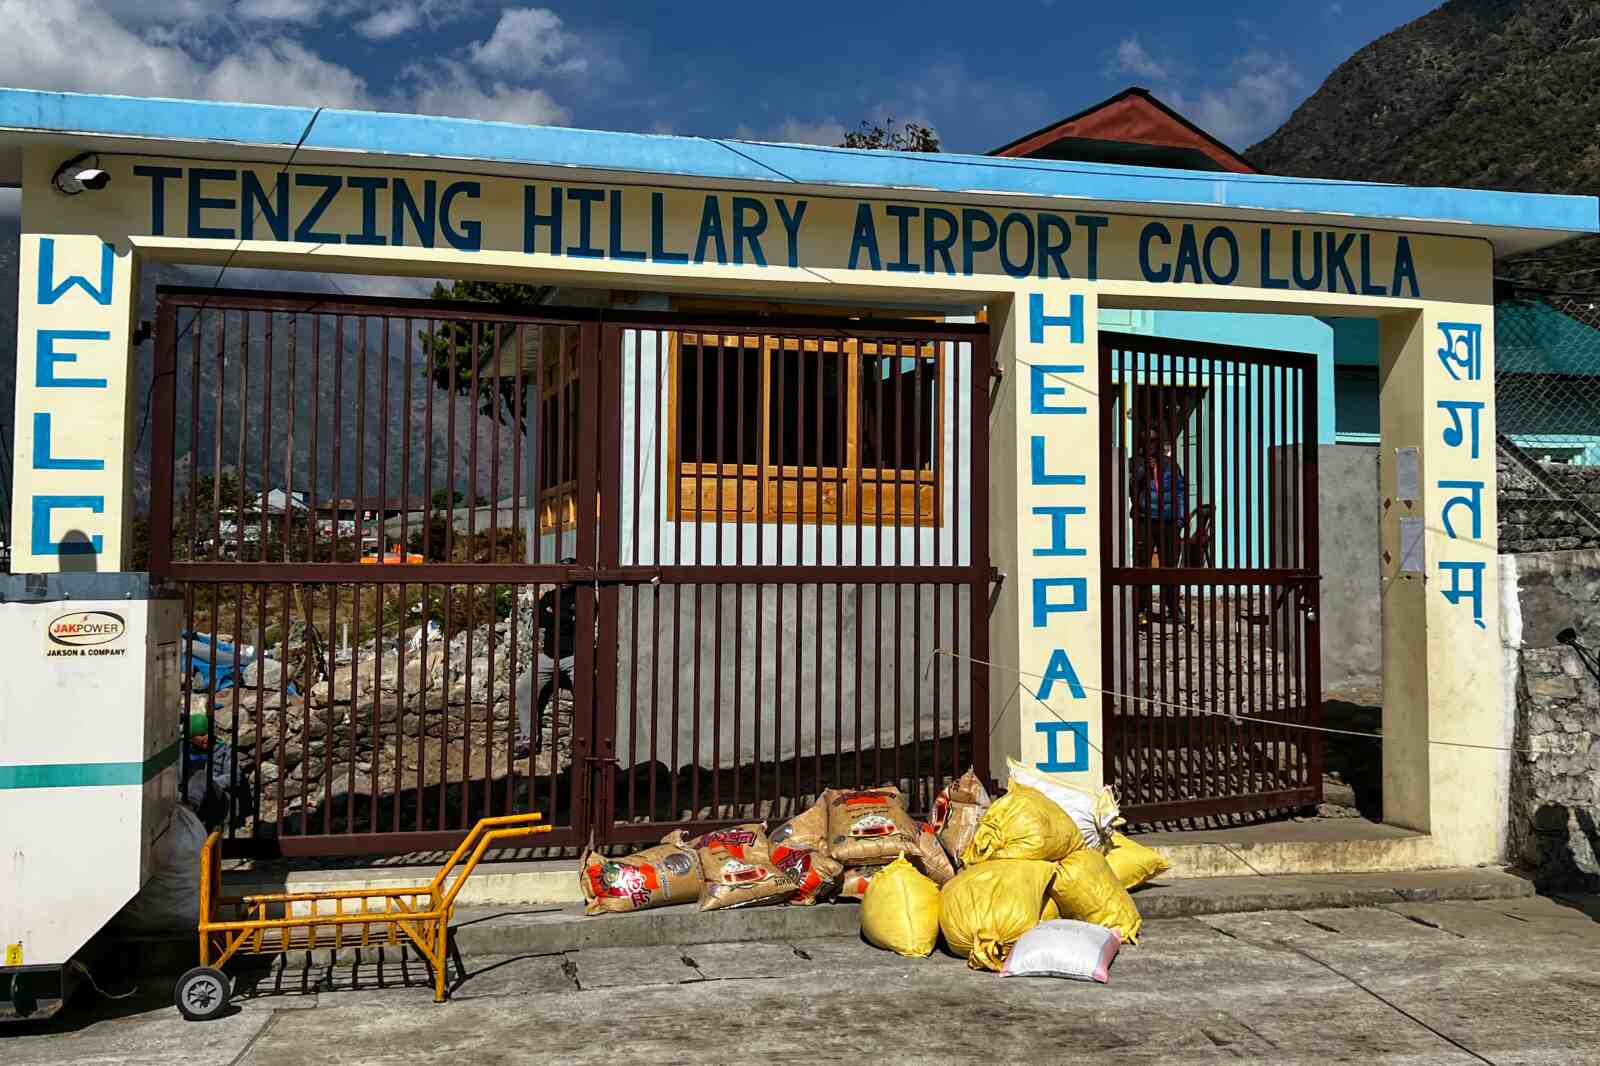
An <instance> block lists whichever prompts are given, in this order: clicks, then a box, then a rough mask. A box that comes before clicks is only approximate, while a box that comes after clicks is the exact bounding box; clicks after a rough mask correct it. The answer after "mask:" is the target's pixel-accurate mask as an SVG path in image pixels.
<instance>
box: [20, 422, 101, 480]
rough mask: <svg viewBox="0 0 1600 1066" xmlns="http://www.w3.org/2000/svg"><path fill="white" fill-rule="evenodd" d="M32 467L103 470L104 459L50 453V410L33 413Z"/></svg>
mask: <svg viewBox="0 0 1600 1066" xmlns="http://www.w3.org/2000/svg"><path fill="white" fill-rule="evenodd" d="M33 468H34V469H35V470H104V469H105V468H106V461H105V460H104V459H65V458H60V457H58V456H56V455H54V454H52V449H51V447H50V412H48V411H35V412H34V414H33Z"/></svg>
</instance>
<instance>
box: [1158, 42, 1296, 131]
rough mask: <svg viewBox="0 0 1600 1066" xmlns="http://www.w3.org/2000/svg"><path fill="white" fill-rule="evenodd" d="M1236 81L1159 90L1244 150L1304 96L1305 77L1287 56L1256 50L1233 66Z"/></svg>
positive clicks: (1203, 125) (1194, 119)
mask: <svg viewBox="0 0 1600 1066" xmlns="http://www.w3.org/2000/svg"><path fill="white" fill-rule="evenodd" d="M1229 73H1230V74H1231V75H1232V77H1233V80H1232V81H1230V82H1228V83H1227V84H1225V85H1222V86H1220V87H1216V88H1210V89H1202V90H1200V91H1199V92H1197V93H1192V94H1190V93H1185V92H1183V91H1181V90H1178V89H1175V88H1174V89H1168V90H1165V91H1163V92H1162V93H1161V94H1160V95H1161V96H1162V97H1163V98H1164V99H1165V100H1166V102H1167V103H1168V104H1170V105H1171V106H1172V107H1174V108H1175V109H1177V110H1178V111H1179V112H1181V113H1182V114H1183V115H1185V116H1186V117H1187V118H1189V119H1190V120H1191V121H1192V122H1194V123H1195V124H1197V125H1198V126H1200V127H1201V128H1202V129H1204V130H1206V131H1207V132H1208V133H1210V134H1211V135H1212V136H1214V137H1216V138H1217V139H1218V140H1221V141H1223V142H1225V143H1226V144H1229V145H1232V146H1233V147H1234V148H1238V149H1241V150H1242V149H1244V148H1247V147H1249V146H1250V145H1252V144H1254V143H1255V142H1256V141H1258V140H1260V139H1261V138H1262V137H1265V136H1266V135H1267V134H1269V133H1271V132H1272V131H1273V130H1275V129H1277V128H1278V126H1279V125H1280V124H1281V123H1282V122H1283V120H1284V119H1285V118H1287V117H1288V116H1289V112H1290V111H1292V110H1293V109H1294V105H1295V104H1296V103H1298V102H1299V101H1300V99H1301V98H1302V97H1304V95H1305V91H1306V81H1305V78H1304V77H1303V76H1302V75H1301V73H1300V72H1299V71H1298V70H1296V69H1295V67H1294V66H1293V65H1292V64H1291V63H1290V62H1289V61H1288V60H1287V59H1285V58H1283V57H1282V56H1274V55H1271V54H1268V53H1265V52H1251V53H1248V54H1246V55H1244V56H1242V57H1240V58H1239V59H1237V60H1235V61H1234V62H1233V64H1232V65H1231V66H1230V68H1229Z"/></svg>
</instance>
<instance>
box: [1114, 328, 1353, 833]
mask: <svg viewBox="0 0 1600 1066" xmlns="http://www.w3.org/2000/svg"><path fill="white" fill-rule="evenodd" d="M1100 342H1101V367H1102V370H1101V386H1102V396H1103V398H1104V403H1105V412H1106V423H1105V442H1104V444H1103V446H1102V455H1101V461H1102V471H1101V472H1102V481H1101V484H1102V493H1103V496H1102V514H1103V515H1104V519H1103V522H1104V526H1103V529H1102V543H1103V546H1104V560H1105V561H1104V581H1105V588H1106V595H1107V605H1106V606H1107V609H1106V611H1105V613H1104V627H1105V628H1104V635H1105V639H1104V676H1105V677H1106V678H1107V679H1108V681H1109V685H1108V689H1109V691H1108V692H1107V693H1106V695H1105V697H1104V701H1103V708H1104V712H1103V713H1104V715H1105V723H1104V726H1105V729H1104V735H1105V738H1106V751H1105V755H1106V777H1107V781H1108V783H1109V784H1111V786H1112V787H1113V789H1115V790H1116V792H1117V794H1118V795H1119V797H1120V798H1121V801H1122V808H1123V812H1124V814H1125V815H1126V816H1127V817H1128V818H1129V820H1130V821H1133V822H1164V821H1171V820H1180V819H1191V818H1201V817H1211V816H1223V815H1234V814H1243V813H1253V812H1266V811H1273V810H1284V809H1292V808H1298V807H1303V806H1307V805H1311V804H1315V803H1317V802H1319V801H1320V798H1321V782H1322V764H1321V747H1320V743H1319V741H1318V735H1317V734H1316V733H1315V732H1313V731H1310V730H1305V729H1299V728H1296V727H1297V726H1300V725H1316V724H1317V722H1318V721H1320V716H1321V706H1320V691H1321V684H1320V663H1319V641H1318V633H1317V622H1316V605H1317V592H1318V588H1317V580H1318V578H1317V566H1318V562H1317V542H1316V537H1317V515H1316V451H1315V442H1316V379H1315V373H1316V368H1315V360H1314V357H1312V356H1307V355H1301V354H1298V353H1290V352H1274V351H1264V350H1259V349H1250V348H1241V347H1237V346H1232V345H1219V344H1207V343H1200V342H1190V341H1179V340H1171V339H1167V338H1159V337H1145V336H1135V335H1128V334H1116V333H1101V335H1100ZM1167 454H1170V455H1171V457H1172V458H1173V459H1175V460H1176V461H1177V468H1178V469H1179V470H1181V471H1182V473H1183V475H1184V476H1185V482H1186V484H1184V486H1183V487H1182V489H1181V491H1180V489H1179V485H1178V482H1177V481H1176V479H1175V478H1172V477H1171V476H1170V474H1169V470H1170V469H1171V468H1170V466H1169V464H1168V460H1167V459H1165V458H1163V456H1165V455H1167ZM1150 472H1154V477H1152V476H1151V475H1150ZM1147 486H1148V487H1147ZM1229 716H1237V717H1229Z"/></svg>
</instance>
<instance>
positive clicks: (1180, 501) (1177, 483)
mask: <svg viewBox="0 0 1600 1066" xmlns="http://www.w3.org/2000/svg"><path fill="white" fill-rule="evenodd" d="M1135 461H1136V462H1145V461H1142V460H1135ZM1151 465H1155V466H1157V472H1156V476H1155V477H1150V476H1149V475H1148V474H1146V476H1145V477H1143V478H1140V479H1139V483H1138V484H1136V485H1135V490H1134V513H1135V514H1138V515H1140V516H1142V517H1144V518H1154V519H1157V520H1159V521H1163V522H1176V521H1180V520H1182V519H1183V517H1184V516H1185V515H1187V514H1188V512H1189V507H1188V494H1189V485H1188V482H1187V480H1186V479H1185V478H1184V476H1183V468H1182V467H1180V466H1179V465H1178V463H1177V461H1176V460H1174V459H1171V458H1168V457H1165V456H1163V457H1162V458H1160V459H1157V460H1153V461H1148V462H1146V465H1145V466H1144V470H1149V467H1150V466H1151Z"/></svg>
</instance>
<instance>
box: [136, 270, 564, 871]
mask: <svg viewBox="0 0 1600 1066" xmlns="http://www.w3.org/2000/svg"><path fill="white" fill-rule="evenodd" d="M586 328H588V329H592V328H593V326H592V324H586V323H580V322H575V321H571V320H568V319H564V318H551V317H535V316H532V315H510V314H507V313H505V312H504V311H503V310H502V309H498V308H496V309H492V310H486V309H483V308H474V307H472V306H470V305H461V304H439V303H430V304H424V303H420V302H418V303H410V304H397V303H395V302H393V301H373V300H361V299H349V298H340V299H337V300H324V299H318V298H315V297H306V296H302V295H296V294H245V293H226V292H213V291H210V290H174V289H163V290H162V291H161V293H160V295H159V302H158V315H157V342H158V343H157V359H158V366H157V372H158V377H157V381H158V385H159V387H158V388H157V390H156V399H155V406H154V410H153V418H154V421H155V426H154V435H153V455H152V470H153V471H154V472H155V476H154V478H153V491H152V515H151V557H152V562H151V565H152V570H153V571H155V572H157V573H159V574H162V575H163V576H166V577H171V578H175V579H178V580H180V581H183V582H185V585H186V590H187V592H186V610H187V618H186V625H185V631H186V635H185V640H184V645H185V652H186V654H187V656H188V661H189V663H190V664H191V665H198V666H203V667H204V669H203V671H201V672H196V671H191V672H190V674H189V677H188V679H187V680H186V682H185V689H184V693H185V698H186V700H187V701H188V702H189V703H190V705H191V707H193V708H196V709H199V708H206V709H208V710H209V711H210V712H211V714H212V715H213V722H214V728H213V730H212V732H213V734H214V736H215V737H216V738H218V739H222V740H224V741H226V742H227V743H228V745H229V747H230V748H231V752H232V756H233V758H232V759H231V760H227V761H226V762H225V763H224V764H223V766H222V768H221V769H220V770H218V769H217V762H216V760H217V751H218V749H217V747H216V745H214V744H213V745H210V746H209V747H208V748H206V749H201V747H200V745H199V744H198V743H194V744H190V745H188V751H187V752H186V757H187V758H188V760H189V762H187V763H186V766H187V765H189V764H190V763H196V764H199V765H198V767H197V768H196V769H195V770H194V773H193V774H191V775H190V776H191V779H197V780H198V782H199V783H200V784H201V785H202V786H203V783H204V781H205V779H206V776H207V775H208V774H211V773H213V772H215V773H216V774H217V777H218V782H217V783H218V784H219V785H221V784H225V785H226V786H227V787H228V789H229V790H230V791H231V792H232V793H233V794H234V796H235V797H236V807H235V810H234V812H233V815H232V817H231V818H230V819H229V823H228V826H227V840H226V845H227V849H228V851H229V853H231V854H260V853H266V854H279V853H281V854H305V855H316V854H347V853H358V852H363V851H410V850H424V849H436V848H443V847H448V846H453V845H454V843H455V842H456V841H458V840H459V839H460V836H461V833H463V832H464V831H465V830H466V829H467V828H469V827H470V826H471V824H472V823H473V822H474V821H475V819H476V818H477V817H478V816H479V815H481V814H496V813H505V812H507V811H512V810H525V809H529V808H532V807H538V808H540V809H543V810H544V811H545V812H546V814H547V817H549V818H550V820H551V822H552V823H553V824H554V825H555V826H556V829H555V831H554V832H553V833H552V834H551V835H550V836H549V837H547V838H546V840H547V841H549V842H550V843H552V844H563V843H577V842H579V841H581V839H582V838H583V837H584V835H585V834H586V830H587V828H588V827H587V804H586V803H585V801H584V786H585V782H584V781H583V780H582V775H581V774H580V773H579V772H578V768H579V767H582V766H583V763H582V761H581V760H573V761H571V762H570V763H568V764H567V765H565V766H563V765H562V764H561V761H560V759H559V757H558V754H559V752H560V751H561V750H562V749H563V748H564V747H565V748H570V749H572V750H573V751H574V752H577V751H582V750H584V749H585V748H586V745H587V738H588V736H589V734H590V732H591V724H590V721H589V719H588V718H587V717H586V715H584V714H582V713H571V715H570V720H569V721H568V722H565V723H564V722H563V721H562V715H560V714H555V715H553V716H552V719H551V722H550V723H549V726H548V728H547V729H545V730H544V731H543V736H542V738H541V739H544V740H545V745H544V746H545V748H546V750H547V751H549V752H550V753H551V754H550V756H549V757H548V758H546V759H545V763H546V765H545V766H544V767H543V768H540V767H539V765H538V759H537V757H532V758H530V759H521V758H518V757H517V753H516V751H515V745H516V742H517V735H516V734H517V729H516V727H515V726H514V725H513V722H514V719H515V707H514V706H513V704H512V702H511V699H510V697H511V692H510V686H511V684H512V683H513V682H514V679H516V678H517V677H518V675H519V674H520V673H522V672H523V671H525V670H527V669H529V668H530V667H531V666H532V662H531V661H530V660H531V659H532V658H533V657H534V655H535V654H536V650H535V642H534V640H533V633H532V630H531V628H530V626H531V623H532V621H533V618H532V614H533V612H532V609H531V601H532V599H533V597H534V596H535V595H536V594H537V592H538V591H539V590H540V589H541V588H544V587H548V586H550V585H554V584H556V583H559V582H564V581H569V580H570V579H571V577H572V573H573V571H574V569H577V568H576V567H573V566H569V565H566V564H562V563H559V562H557V559H556V558H555V557H553V556H552V555H551V554H550V553H549V551H548V550H545V549H542V547H541V541H542V539H543V538H540V537H538V536H528V533H529V531H527V530H525V529H523V528H522V516H523V514H524V511H525V502H524V488H525V486H526V489H527V493H528V497H527V498H528V501H529V502H533V501H541V502H542V501H545V500H546V499H547V498H553V499H554V501H555V502H556V503H557V504H560V503H561V501H562V498H563V495H564V496H565V497H570V498H571V499H572V500H573V502H572V503H571V505H570V506H571V507H572V508H573V509H575V511H576V513H578V514H579V515H582V514H584V513H585V512H587V513H588V514H589V515H590V516H591V521H592V516H593V515H594V513H595V510H594V506H593V500H594V498H595V492H594V483H593V472H592V470H590V471H589V477H588V478H587V479H584V478H579V479H577V480H576V482H575V483H568V484H565V486H564V487H563V486H558V485H552V484H551V473H552V472H553V471H565V470H567V469H568V468H569V467H571V465H572V461H573V458H574V457H575V456H579V455H581V454H582V453H584V452H588V453H590V454H591V455H592V453H593V450H594V449H593V447H592V445H591V446H585V445H584V444H583V443H582V442H580V441H577V440H569V439H566V438H565V437H564V436H563V434H562V432H561V431H558V432H557V433H556V434H555V435H554V437H553V438H549V436H548V435H547V434H546V433H544V432H543V430H544V428H545V423H546V422H548V421H549V420H550V418H551V417H552V416H553V417H554V418H556V419H559V418H560V416H561V415H562V414H563V413H564V406H565V404H566V403H568V402H570V397H569V393H570V392H571V389H570V388H564V389H562V390H560V392H559V394H558V395H557V396H556V403H555V405H554V407H553V408H552V409H551V410H549V411H546V410H544V408H546V407H551V405H549V404H534V405H531V406H530V405H528V404H526V403H525V401H524V388H523V386H524V384H525V382H524V380H523V361H522V360H521V358H516V359H512V360H510V361H509V362H510V366H511V370H510V373H509V374H506V375H500V374H498V373H497V372H496V367H497V366H498V363H497V362H495V361H496V360H498V359H499V357H500V355H501V353H503V352H504V351H506V350H507V349H508V348H513V347H514V348H515V350H516V351H517V352H519V353H520V352H522V351H523V350H525V349H526V348H528V347H529V346H530V345H531V344H534V343H536V341H537V340H538V339H540V338H536V337H535V336H534V334H535V333H536V332H537V333H541V334H542V335H543V336H542V339H543V340H544V341H545V342H547V343H550V342H553V343H554V344H555V346H556V347H557V348H559V349H561V350H562V351H566V350H567V349H569V348H570V349H571V350H572V359H571V361H570V365H571V366H572V367H573V368H574V371H575V368H576V367H577V365H578V360H577V348H578V346H579V340H580V334H581V332H582V331H583V330H584V329H586ZM491 374H493V375H494V376H492V377H491V376H490V375H491ZM581 383H582V378H581V376H576V377H575V379H574V381H573V383H572V385H573V386H574V387H576V386H581ZM579 391H581V388H580V390H579ZM185 392H186V393H187V395H186V396H185V395H184V393H185ZM181 400H186V401H187V402H183V403H180V401H181ZM590 402H591V404H592V403H593V402H594V401H593V399H592V398H591V400H590ZM181 409H186V410H187V414H188V418H187V423H188V425H187V433H186V434H184V435H183V437H182V438H180V437H179V435H178V433H177V429H178V423H177V419H176V418H175V417H174V416H175V413H176V412H177V411H178V410H181ZM503 423H509V425H504V424H503ZM585 424H586V425H589V426H591V427H592V426H593V425H594V424H595V423H594V421H593V420H592V419H591V420H589V421H588V422H586V423H585ZM441 431H442V433H441ZM463 434H465V436H466V440H465V441H462V440H461V437H462V435H463ZM441 435H442V437H443V439H442V440H441V439H440V437H441ZM513 437H516V438H518V442H517V443H516V444H515V445H513V444H512V443H511V441H512V438H513ZM523 437H526V441H525V443H524V442H523V441H522V440H521V438H523ZM552 449H553V450H554V452H555V454H553V455H552V454H550V453H551V451H552ZM524 452H526V453H527V456H528V461H529V466H530V468H531V469H525V468H524ZM167 472H171V474H170V477H164V476H163V474H165V473H167ZM525 476H526V481H525V480H524V479H525ZM174 485H176V486H177V488H176V492H174V491H173V489H172V488H171V486H174ZM247 486H249V487H248V488H247ZM485 490H487V499H484V498H483V494H484V492H485ZM436 493H442V494H443V495H442V497H441V498H440V499H437V500H436V499H435V498H434V497H435V494H436ZM552 494H554V495H553V497H552ZM584 500H587V501H589V506H587V507H585V506H584V503H583V501H584ZM458 501H459V502H458ZM486 509H487V514H484V511H485V510H486ZM529 510H530V511H533V512H537V513H539V514H541V515H542V514H543V508H542V507H540V506H538V505H537V504H536V505H535V506H534V507H533V508H529ZM480 519H481V520H482V525H481V528H480ZM580 532H581V531H580ZM524 541H531V545H530V547H531V551H532V554H531V556H528V555H527V553H526V552H525V551H524ZM580 547H581V546H580ZM588 555H589V562H590V565H592V558H593V553H592V551H591V552H589V553H588ZM527 558H531V559H532V561H531V562H528V561H526V559H527ZM579 608H580V616H581V615H582V614H583V612H584V611H585V610H587V612H588V614H589V617H590V618H591V619H592V612H593V606H592V603H589V604H587V605H585V604H584V603H583V598H582V597H580V603H579ZM201 623H204V624H205V629H206V630H208V632H202V626H201ZM580 624H581V619H580ZM346 633H349V634H350V639H349V640H346V639H345V634H346ZM227 638H231V639H227ZM247 638H249V639H250V640H251V642H252V644H253V645H255V646H254V647H253V648H252V649H250V650H249V651H247V650H245V649H243V648H242V647H241V645H242V644H243V643H244V641H245V639H247ZM558 639H559V638H558ZM480 653H483V654H482V655H480ZM258 657H259V658H260V659H261V660H263V661H261V662H257V663H255V664H254V665H253V667H252V660H254V659H257V658H258ZM480 660H482V661H485V662H486V663H487V670H486V671H485V672H483V673H478V672H477V671H475V670H474V669H473V665H474V663H475V662H477V661H480ZM269 662H270V664H271V666H272V670H269V669H268V668H267V667H268V665H269ZM252 669H253V674H252ZM273 670H275V672H276V676H275V677H273V676H271V674H272V671H273ZM590 676H591V675H589V674H585V673H584V672H583V671H582V670H581V669H580V670H577V671H574V672H573V678H572V681H573V688H574V694H573V695H574V698H573V701H572V704H573V706H574V707H579V706H583V707H586V706H587V705H588V702H589V701H588V698H587V691H586V690H587V688H588V687H589V685H588V683H587V679H588V678H589V677H590ZM207 678H209V680H206V679H207ZM197 682H198V684H197Z"/></svg>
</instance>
